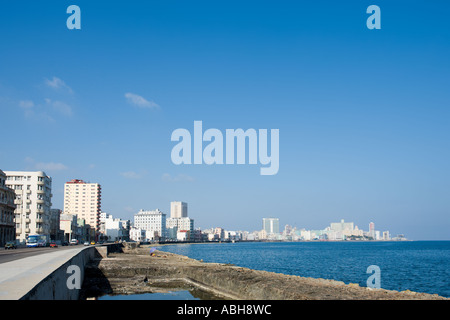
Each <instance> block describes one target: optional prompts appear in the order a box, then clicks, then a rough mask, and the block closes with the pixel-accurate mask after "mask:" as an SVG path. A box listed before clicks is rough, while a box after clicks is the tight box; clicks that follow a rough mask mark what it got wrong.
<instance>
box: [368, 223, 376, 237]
mask: <svg viewBox="0 0 450 320" xmlns="http://www.w3.org/2000/svg"><path fill="white" fill-rule="evenodd" d="M369 235H370V236H371V237H372V238H374V239H375V223H373V222H371V223H369Z"/></svg>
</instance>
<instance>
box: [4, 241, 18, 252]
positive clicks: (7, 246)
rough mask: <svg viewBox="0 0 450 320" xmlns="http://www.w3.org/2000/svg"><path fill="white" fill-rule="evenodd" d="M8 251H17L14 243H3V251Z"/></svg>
mask: <svg viewBox="0 0 450 320" xmlns="http://www.w3.org/2000/svg"><path fill="white" fill-rule="evenodd" d="M8 249H17V246H16V243H15V242H14V241H8V242H7V243H5V250H8Z"/></svg>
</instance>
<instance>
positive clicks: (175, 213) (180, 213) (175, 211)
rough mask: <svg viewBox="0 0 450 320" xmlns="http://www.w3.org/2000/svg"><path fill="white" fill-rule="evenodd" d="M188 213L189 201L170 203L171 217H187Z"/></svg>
mask: <svg viewBox="0 0 450 320" xmlns="http://www.w3.org/2000/svg"><path fill="white" fill-rule="evenodd" d="M187 216H188V213H187V203H186V202H181V201H172V202H171V203H170V217H171V218H186V217H187Z"/></svg>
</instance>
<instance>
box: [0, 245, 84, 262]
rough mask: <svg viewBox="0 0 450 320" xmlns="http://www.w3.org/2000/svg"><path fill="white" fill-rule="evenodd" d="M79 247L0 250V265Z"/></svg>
mask: <svg viewBox="0 0 450 320" xmlns="http://www.w3.org/2000/svg"><path fill="white" fill-rule="evenodd" d="M79 247H81V245H77V246H58V247H57V248H50V247H45V248H17V249H9V250H5V249H3V250H2V249H0V263H5V262H9V261H14V260H17V259H22V258H26V257H31V256H35V255H39V254H44V253H49V252H53V251H55V250H70V249H74V248H79Z"/></svg>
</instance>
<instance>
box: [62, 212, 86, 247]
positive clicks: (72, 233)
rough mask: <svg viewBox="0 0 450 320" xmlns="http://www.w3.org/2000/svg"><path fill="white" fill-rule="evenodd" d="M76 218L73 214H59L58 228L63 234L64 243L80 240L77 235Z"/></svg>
mask: <svg viewBox="0 0 450 320" xmlns="http://www.w3.org/2000/svg"><path fill="white" fill-rule="evenodd" d="M77 225H78V224H77V216H76V215H73V214H64V213H63V214H61V215H60V217H59V228H60V229H61V230H62V231H63V232H64V241H67V242H70V240H72V239H76V240H81V239H79V237H78V235H77Z"/></svg>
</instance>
